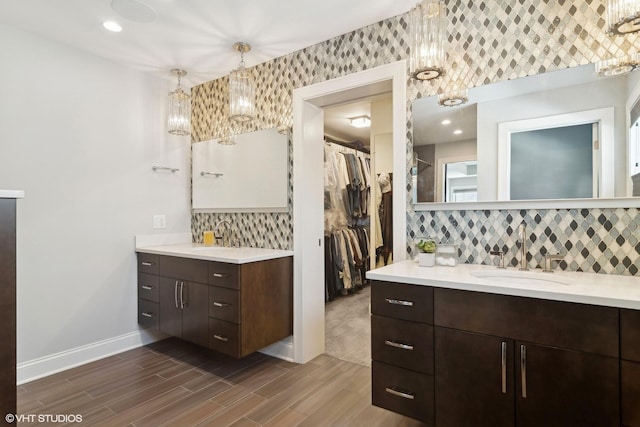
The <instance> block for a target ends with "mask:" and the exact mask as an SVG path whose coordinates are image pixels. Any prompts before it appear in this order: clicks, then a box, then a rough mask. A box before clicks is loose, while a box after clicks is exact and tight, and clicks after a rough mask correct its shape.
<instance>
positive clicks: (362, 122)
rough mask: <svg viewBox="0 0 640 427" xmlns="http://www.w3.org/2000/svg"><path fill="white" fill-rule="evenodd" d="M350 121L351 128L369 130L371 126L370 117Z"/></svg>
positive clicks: (360, 117) (355, 118)
mask: <svg viewBox="0 0 640 427" xmlns="http://www.w3.org/2000/svg"><path fill="white" fill-rule="evenodd" d="M349 120H350V121H351V126H353V127H354V128H367V127H369V126H371V119H370V118H369V116H359V117H354V118H352V119H349Z"/></svg>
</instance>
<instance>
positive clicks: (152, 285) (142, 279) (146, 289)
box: [138, 273, 160, 302]
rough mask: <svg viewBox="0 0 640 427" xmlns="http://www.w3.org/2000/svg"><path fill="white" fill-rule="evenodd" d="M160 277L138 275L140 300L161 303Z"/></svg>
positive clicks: (144, 274)
mask: <svg viewBox="0 0 640 427" xmlns="http://www.w3.org/2000/svg"><path fill="white" fill-rule="evenodd" d="M159 289H160V288H159V286H158V276H155V275H153V274H147V273H138V298H142V299H146V300H149V301H154V302H159V301H160V290H159Z"/></svg>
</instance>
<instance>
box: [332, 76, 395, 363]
mask: <svg viewBox="0 0 640 427" xmlns="http://www.w3.org/2000/svg"><path fill="white" fill-rule="evenodd" d="M388 86H389V89H391V88H390V85H388ZM379 89H380V90H384V89H385V88H384V85H381V86H380V87H379ZM323 113H324V114H323V116H324V146H323V148H324V273H325V274H324V283H325V328H324V332H325V354H327V355H329V356H332V357H335V358H337V359H341V360H346V361H348V362H353V363H358V364H360V365H364V366H371V321H370V309H369V306H370V300H371V287H370V286H369V285H370V283H369V281H368V280H367V278H366V272H367V271H369V270H370V269H372V268H375V267H376V266H380V265H385V264H387V263H390V262H392V256H393V235H392V233H393V230H392V228H391V227H390V225H391V224H392V210H391V206H392V203H391V202H392V196H393V192H392V190H391V187H392V186H391V183H392V177H393V139H392V135H393V129H392V127H393V110H392V97H391V91H390V90H389V91H388V92H384V93H381V94H376V95H373V96H368V97H366V98H361V99H352V100H349V101H346V102H343V103H340V104H337V105H329V106H326V107H324V108H323ZM383 224H384V225H385V227H383V226H382V225H383Z"/></svg>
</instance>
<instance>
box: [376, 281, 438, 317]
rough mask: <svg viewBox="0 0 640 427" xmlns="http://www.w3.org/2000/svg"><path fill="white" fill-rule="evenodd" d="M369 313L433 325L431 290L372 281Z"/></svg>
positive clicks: (416, 286)
mask: <svg viewBox="0 0 640 427" xmlns="http://www.w3.org/2000/svg"><path fill="white" fill-rule="evenodd" d="M371 312H372V313H373V314H377V315H380V316H386V317H393V318H396V319H402V320H409V321H412V322H420V323H428V324H433V288H432V287H430V286H420V285H407V284H404V283H393V282H382V281H373V282H372V284H371Z"/></svg>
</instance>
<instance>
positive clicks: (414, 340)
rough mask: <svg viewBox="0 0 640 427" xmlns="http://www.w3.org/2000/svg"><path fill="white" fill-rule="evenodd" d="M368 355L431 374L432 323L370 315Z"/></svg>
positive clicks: (380, 360) (378, 359)
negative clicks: (369, 352)
mask: <svg viewBox="0 0 640 427" xmlns="http://www.w3.org/2000/svg"><path fill="white" fill-rule="evenodd" d="M371 357H372V358H373V359H374V360H377V361H379V362H384V363H387V364H390V365H395V366H398V367H401V368H406V369H411V370H414V371H419V372H423V373H425V374H429V375H433V326H431V325H425V324H422V323H414V322H407V321H406V320H397V319H392V318H389V317H382V316H376V315H373V316H371Z"/></svg>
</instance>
